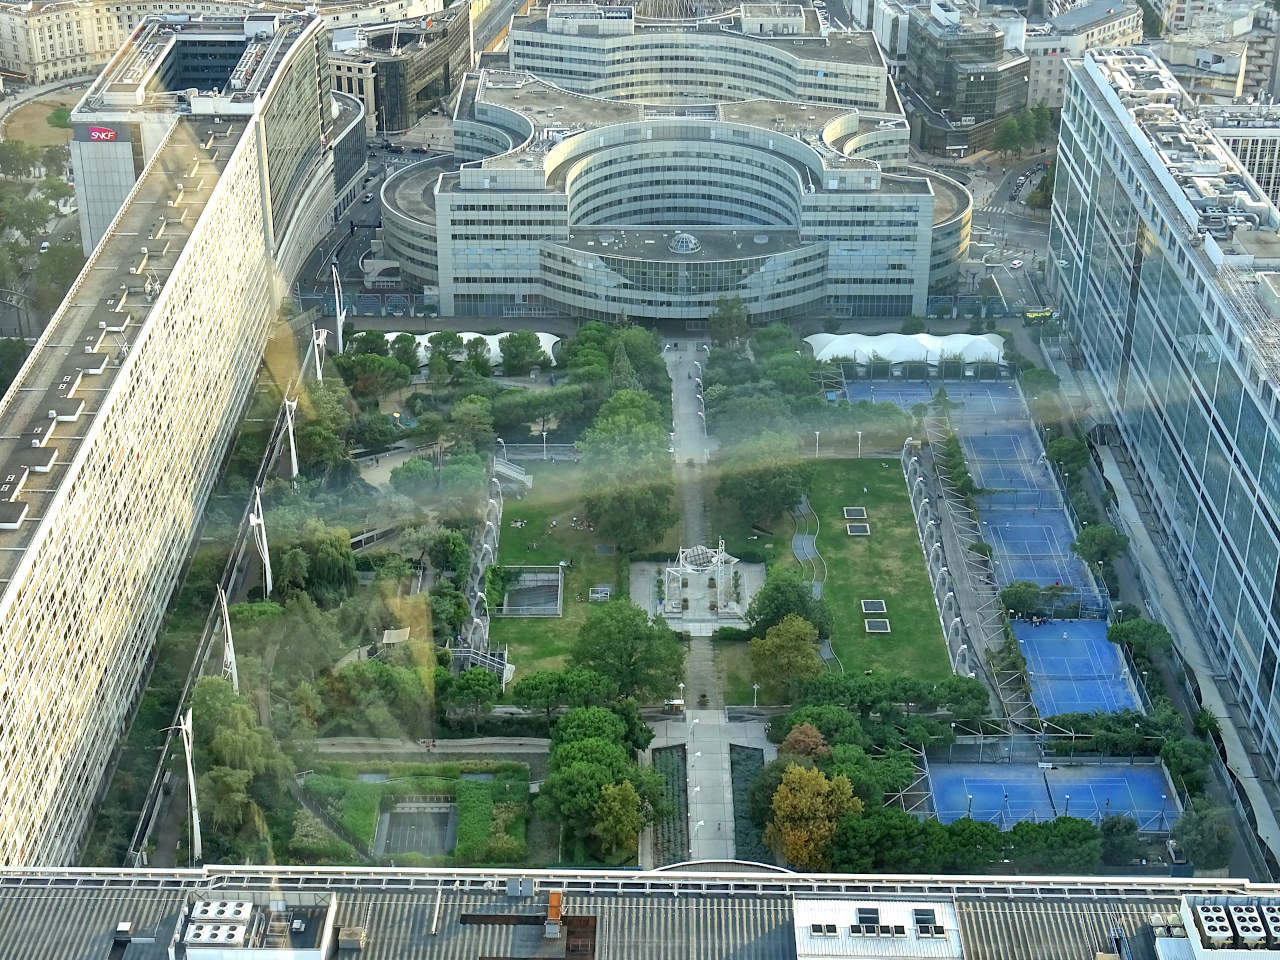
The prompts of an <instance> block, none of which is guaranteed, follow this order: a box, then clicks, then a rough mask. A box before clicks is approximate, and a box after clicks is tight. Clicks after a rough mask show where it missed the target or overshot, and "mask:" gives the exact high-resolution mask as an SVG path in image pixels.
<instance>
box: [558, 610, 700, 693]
mask: <svg viewBox="0 0 1280 960" xmlns="http://www.w3.org/2000/svg"><path fill="white" fill-rule="evenodd" d="M570 659H571V662H572V664H573V665H574V666H579V667H587V668H589V669H592V670H595V671H596V672H597V673H599V674H602V675H604V676H606V677H609V678H611V679H612V680H613V681H614V682H615V683H616V684H617V686H618V692H619V694H620V695H622V696H624V697H632V696H633V697H636V698H638V699H641V700H646V701H652V700H655V699H659V698H661V697H664V696H668V695H669V694H670V691H671V690H673V689H674V688H675V685H676V681H677V680H678V679H679V678H680V675H681V672H682V670H683V667H684V649H683V647H681V645H680V641H679V640H678V639H677V638H676V635H675V634H674V633H673V632H672V631H671V630H670V628H668V627H667V625H666V624H665V623H662V622H657V623H650V622H649V615H648V614H647V613H645V611H643V610H641V609H640V608H639V607H637V606H635V605H633V604H632V603H630V602H629V601H626V600H613V601H611V602H609V603H605V604H600V605H595V606H593V607H592V609H591V610H590V611H589V612H588V614H587V619H586V622H585V623H584V624H583V625H582V628H581V629H580V630H579V632H578V637H577V639H576V640H575V641H574V644H573V648H572V651H571V653H570Z"/></svg>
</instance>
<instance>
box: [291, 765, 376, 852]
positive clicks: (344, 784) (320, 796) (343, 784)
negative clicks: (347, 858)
mask: <svg viewBox="0 0 1280 960" xmlns="http://www.w3.org/2000/svg"><path fill="white" fill-rule="evenodd" d="M306 788H307V790H309V791H310V792H311V795H312V796H313V797H315V798H316V799H317V800H318V801H320V804H321V805H322V806H323V807H324V810H325V812H326V813H328V814H329V816H331V817H333V819H334V820H336V821H337V822H338V823H339V824H340V825H341V826H342V828H343V829H344V830H346V831H347V832H348V833H350V834H351V836H353V837H355V839H356V841H357V842H359V843H362V844H364V845H365V846H369V845H371V844H372V843H373V838H374V836H375V834H376V833H377V831H378V814H379V813H381V808H382V784H378V783H364V782H362V781H360V780H340V779H338V778H337V777H329V776H325V775H323V774H316V773H313V774H311V776H309V777H307V779H306Z"/></svg>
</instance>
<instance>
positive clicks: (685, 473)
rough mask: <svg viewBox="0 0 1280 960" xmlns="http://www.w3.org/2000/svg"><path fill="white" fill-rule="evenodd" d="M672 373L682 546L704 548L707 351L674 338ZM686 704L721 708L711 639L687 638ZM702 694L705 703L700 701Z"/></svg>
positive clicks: (667, 355)
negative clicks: (702, 382) (702, 383)
mask: <svg viewBox="0 0 1280 960" xmlns="http://www.w3.org/2000/svg"><path fill="white" fill-rule="evenodd" d="M663 356H664V358H665V359H666V361H667V372H668V373H669V374H670V375H671V419H672V426H673V427H674V428H675V431H674V432H675V436H674V437H673V439H672V446H673V447H674V448H675V449H674V452H673V453H672V456H673V457H674V458H675V481H676V490H677V491H678V495H679V498H680V513H681V516H682V518H683V526H682V528H681V546H685V547H693V546H697V545H698V544H707V539H708V532H707V529H708V524H707V504H706V484H705V481H704V479H703V474H704V472H705V470H706V461H707V458H708V456H709V445H710V444H709V441H708V440H707V434H706V427H705V421H704V419H703V410H702V404H701V402H700V401H699V399H698V394H699V392H700V391H699V379H698V378H699V376H700V374H701V372H702V371H701V370H700V369H699V366H698V365H699V363H705V362H706V359H707V353H706V351H705V350H703V349H701V347H700V346H699V345H698V341H695V340H678V341H675V342H673V343H672V344H671V346H670V347H668V348H666V349H665V350H664V351H663ZM684 681H685V691H684V696H685V700H686V701H687V702H688V703H689V704H690V705H697V706H703V707H711V708H718V707H722V706H724V697H723V695H722V694H721V690H720V686H721V685H720V681H719V678H718V677H717V675H716V658H715V651H714V649H713V648H712V646H711V639H710V638H709V637H690V638H689V653H688V655H687V657H686V658H685V664H684ZM703 696H706V698H707V700H706V701H705V702H703V701H702V700H701V697H703Z"/></svg>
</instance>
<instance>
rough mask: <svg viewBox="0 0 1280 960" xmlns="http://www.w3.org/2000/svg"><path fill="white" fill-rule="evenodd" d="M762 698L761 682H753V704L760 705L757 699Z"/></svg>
mask: <svg viewBox="0 0 1280 960" xmlns="http://www.w3.org/2000/svg"><path fill="white" fill-rule="evenodd" d="M759 698H760V684H758V683H753V684H752V685H751V706H753V707H755V706H758V704H757V701H758V700H759Z"/></svg>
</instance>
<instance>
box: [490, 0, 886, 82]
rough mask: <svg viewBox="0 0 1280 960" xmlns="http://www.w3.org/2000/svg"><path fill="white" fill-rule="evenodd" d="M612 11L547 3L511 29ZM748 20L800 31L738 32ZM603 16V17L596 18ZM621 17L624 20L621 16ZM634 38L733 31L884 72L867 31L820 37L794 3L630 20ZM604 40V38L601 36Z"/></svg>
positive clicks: (812, 19) (515, 20)
mask: <svg viewBox="0 0 1280 960" xmlns="http://www.w3.org/2000/svg"><path fill="white" fill-rule="evenodd" d="M609 9H619V10H620V9H630V8H613V7H609V6H607V5H603V4H592V3H573V4H550V5H548V6H535V7H531V8H530V9H529V11H528V12H527V13H522V14H516V15H515V16H514V17H512V18H511V28H512V30H524V31H529V32H532V33H546V32H547V18H548V16H566V17H568V18H570V19H586V18H588V17H592V18H595V17H596V15H597V14H600V11H604V10H609ZM744 12H745V16H746V17H747V18H748V19H786V20H796V21H799V22H800V23H801V27H800V29H801V30H802V31H803V32H801V33H789V34H785V35H780V36H772V35H768V34H757V33H745V32H743V29H742V21H743V16H744ZM600 15H601V16H602V14H600ZM620 19H626V18H625V17H624V18H620ZM634 24H635V26H634V33H635V34H645V33H649V34H661V33H678V34H688V33H690V32H693V33H706V34H711V35H715V36H720V35H722V34H723V33H725V32H726V31H729V32H733V33H737V34H739V35H741V36H744V37H746V38H748V39H750V40H753V41H756V42H757V43H761V44H764V45H766V46H771V47H776V48H778V49H780V50H786V51H788V52H790V53H793V54H795V55H796V56H802V57H810V58H819V59H826V60H833V61H836V62H839V63H851V64H857V65H859V66H866V67H881V68H883V69H885V70H886V71H887V70H888V66H887V65H886V64H885V59H884V55H883V54H882V53H881V51H880V46H879V44H878V43H876V38H875V34H874V33H872V32H871V31H870V30H832V31H830V32H829V33H827V34H826V35H825V36H824V35H823V34H822V27H821V24H820V23H819V21H818V18H817V15H816V13H815V12H814V11H813V10H812V9H811V8H809V7H805V6H801V5H799V4H781V3H779V4H745V5H743V6H739V7H736V8H732V9H729V10H727V11H725V12H722V13H719V14H717V15H715V16H714V17H709V18H704V19H692V18H691V19H685V20H647V21H646V20H643V19H639V18H637V19H635V20H634ZM602 39H603V40H606V41H607V40H608V39H609V38H608V37H605V38H602Z"/></svg>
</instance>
